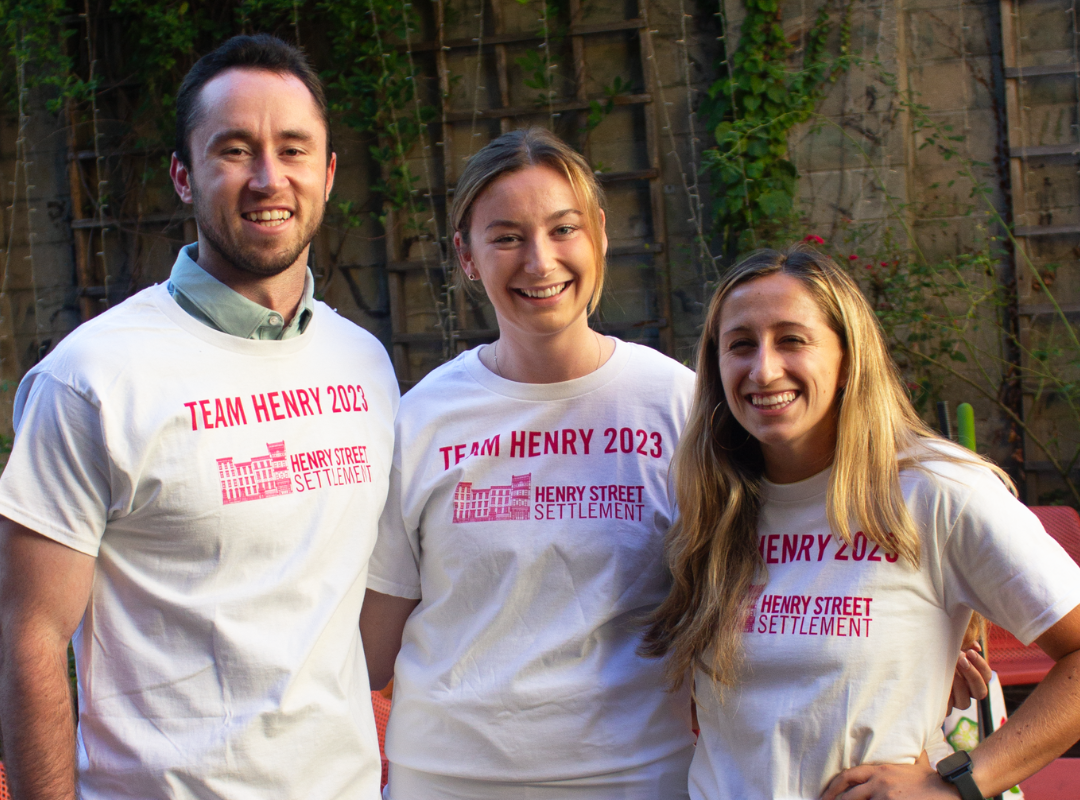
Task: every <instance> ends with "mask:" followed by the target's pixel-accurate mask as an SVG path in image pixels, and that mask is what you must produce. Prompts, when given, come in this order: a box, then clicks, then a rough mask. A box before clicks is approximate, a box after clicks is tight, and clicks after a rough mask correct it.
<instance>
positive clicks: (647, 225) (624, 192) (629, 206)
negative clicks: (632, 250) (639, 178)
mask: <svg viewBox="0 0 1080 800" xmlns="http://www.w3.org/2000/svg"><path fill="white" fill-rule="evenodd" d="M606 195H607V208H608V211H607V235H608V242H609V244H610V246H611V247H623V246H630V245H634V244H639V243H640V242H641V241H642V240H645V241H652V237H653V228H652V211H651V206H650V204H649V187H648V184H646V183H644V182H640V183H639V182H634V183H629V182H627V183H617V184H613V185H612V186H609V187H607V191H606Z"/></svg>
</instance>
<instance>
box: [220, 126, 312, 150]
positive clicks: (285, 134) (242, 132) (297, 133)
mask: <svg viewBox="0 0 1080 800" xmlns="http://www.w3.org/2000/svg"><path fill="white" fill-rule="evenodd" d="M255 138H256V135H255V132H254V131H251V130H248V129H247V128H226V129H225V130H223V131H218V132H217V133H215V134H214V135H213V136H211V137H210V141H209V142H208V143H207V145H208V146H209V147H217V146H218V145H220V144H221V143H222V142H230V141H233V140H234V139H240V140H241V141H245V142H250V141H252V140H254V139H255ZM276 138H278V139H285V140H287V141H291V142H314V141H315V136H314V134H312V133H310V132H308V131H303V130H286V131H280V132H279V133H277V134H276Z"/></svg>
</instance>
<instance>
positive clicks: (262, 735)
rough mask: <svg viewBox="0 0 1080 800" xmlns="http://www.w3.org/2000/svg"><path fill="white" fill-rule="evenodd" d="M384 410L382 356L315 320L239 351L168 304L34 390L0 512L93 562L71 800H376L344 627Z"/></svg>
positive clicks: (351, 609)
mask: <svg viewBox="0 0 1080 800" xmlns="http://www.w3.org/2000/svg"><path fill="white" fill-rule="evenodd" d="M397 405H398V391H397V384H396V382H395V380H394V374H393V370H392V369H391V367H390V363H389V360H388V358H387V356H386V352H385V350H384V349H383V347H382V346H381V345H380V344H379V343H378V342H377V341H376V340H375V339H373V338H372V337H371V336H370V335H369V334H368V333H366V332H364V331H363V330H361V329H360V328H358V327H356V326H355V325H353V324H352V323H350V322H348V321H347V320H344V319H342V318H341V317H339V316H338V315H337V314H335V313H333V312H332V311H331V310H330V309H329V308H327V307H326V306H325V305H323V304H321V303H319V304H317V306H316V310H315V314H314V317H313V318H312V321H311V323H310V325H309V327H308V329H307V330H306V332H305V333H304V334H303V335H302V336H299V337H296V338H293V339H289V340H285V341H250V340H245V339H241V338H238V337H235V336H229V335H228V334H225V333H221V332H219V331H215V330H212V329H211V328H209V327H207V326H205V325H203V324H202V323H200V322H198V321H197V320H195V319H193V318H191V317H190V316H189V315H188V314H187V313H185V312H184V311H183V310H182V309H181V308H180V307H179V306H178V305H177V304H176V302H175V301H174V300H173V299H172V298H171V297H170V296H169V294H168V292H167V291H166V289H165V287H164V286H155V287H152V288H150V289H147V290H145V291H143V292H140V293H139V294H137V295H136V296H135V297H133V298H131V299H129V300H127V301H126V302H124V303H123V304H121V305H119V306H117V307H116V308H114V309H112V310H111V311H109V312H107V313H105V314H103V315H101V316H99V317H97V318H95V319H94V320H92V321H90V322H87V323H86V324H84V325H83V326H81V327H80V328H78V329H77V330H76V331H74V332H73V333H72V334H71V335H70V336H68V337H67V338H66V339H65V340H64V341H63V342H62V343H61V344H60V345H59V346H58V347H57V348H56V350H55V351H54V352H53V353H51V354H50V355H49V356H48V357H47V358H46V359H45V360H43V361H42V362H41V363H40V364H38V365H37V366H36V367H34V368H33V369H32V370H31V371H30V372H29V373H28V374H27V376H26V378H25V379H24V380H23V382H22V384H21V385H20V387H19V392H18V394H17V396H16V403H15V425H16V430H17V434H16V439H15V446H14V450H13V452H12V454H11V460H10V461H9V463H8V466H7V469H6V470H5V472H4V474H3V478H2V480H0V514H3V515H5V516H7V517H9V518H11V519H13V520H15V521H16V522H18V523H21V524H22V525H25V526H26V527H28V528H30V529H31V530H34V531H37V532H39V533H41V534H44V535H45V536H47V537H50V538H52V539H55V540H56V541H58V542H61V543H63V544H65V545H67V546H68V547H71V548H74V549H75V550H78V551H80V552H83V553H86V554H88V555H91V556H96V558H97V561H96V567H95V574H94V583H93V589H92V592H91V597H90V602H89V605H88V607H87V610H86V614H85V616H84V618H83V621H82V624H81V626H80V627H79V630H78V632H77V633H76V635H75V652H76V659H77V667H78V678H79V695H80V703H79V710H80V719H79V734H80V748H79V751H80V752H79V756H80V784H81V786H80V788H81V792H82V796H83V797H84V798H88V800H92V799H96V798H101V799H102V800H104V799H105V798H108V799H109V800H116V798H139V800H145V798H148V797H170V798H205V797H221V798H238V799H243V798H252V799H253V800H254V798H259V800H264V799H265V798H267V797H274V798H296V800H301V798H302V799H303V800H311V799H312V798H327V799H329V798H335V799H336V798H357V799H358V800H370V799H371V798H376V797H378V795H379V779H380V772H381V770H380V763H379V747H378V742H377V738H376V734H375V725H374V721H373V719H372V712H371V700H370V694H369V692H368V678H367V669H366V665H365V661H364V656H363V650H362V647H361V644H360V641H359V637H358V631H357V619H358V618H359V613H360V605H361V602H362V600H363V593H364V587H365V584H366V581H367V561H368V558H369V555H370V553H371V549H372V547H373V546H374V541H375V534H376V529H377V523H378V517H379V514H380V513H381V510H382V507H383V504H384V501H385V496H386V488H387V482H388V478H389V472H390V462H391V459H392V448H393V418H394V414H395V412H396V410H397Z"/></svg>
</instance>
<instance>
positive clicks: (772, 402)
mask: <svg viewBox="0 0 1080 800" xmlns="http://www.w3.org/2000/svg"><path fill="white" fill-rule="evenodd" d="M794 399H795V392H780V393H779V394H769V395H758V394H753V395H750V402H751V403H753V404H754V406H755V407H756V408H776V407H777V406H782V405H785V404H786V403H790V402H791V401H792V400H794Z"/></svg>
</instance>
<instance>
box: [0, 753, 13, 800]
mask: <svg viewBox="0 0 1080 800" xmlns="http://www.w3.org/2000/svg"><path fill="white" fill-rule="evenodd" d="M0 800H11V792H9V791H8V788H7V773H6V772H4V762H3V761H0Z"/></svg>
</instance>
